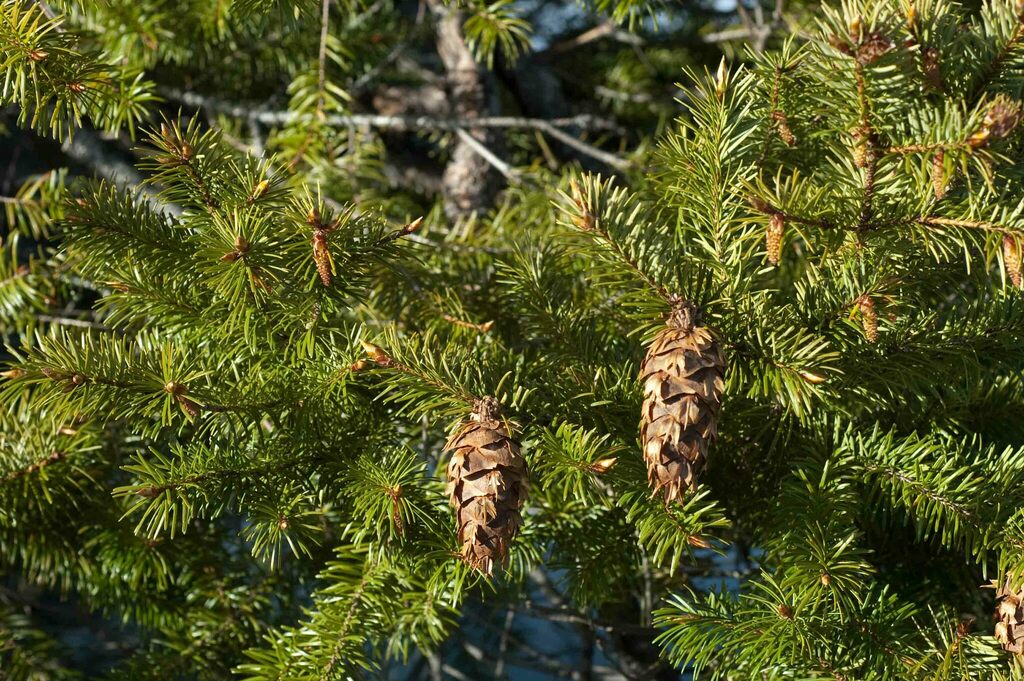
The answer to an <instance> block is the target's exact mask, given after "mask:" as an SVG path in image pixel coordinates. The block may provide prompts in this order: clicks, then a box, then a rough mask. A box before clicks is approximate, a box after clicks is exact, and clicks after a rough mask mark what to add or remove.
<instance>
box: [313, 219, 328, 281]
mask: <svg viewBox="0 0 1024 681" xmlns="http://www.w3.org/2000/svg"><path fill="white" fill-rule="evenodd" d="M313 262H314V263H316V271H317V273H319V275H320V282H321V283H322V284H323V285H324V286H330V285H331V253H330V251H328V250H327V237H326V236H325V235H324V233H323V231H322V230H319V229H318V230H316V233H315V234H314V235H313Z"/></svg>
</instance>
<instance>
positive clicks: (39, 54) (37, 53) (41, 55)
mask: <svg viewBox="0 0 1024 681" xmlns="http://www.w3.org/2000/svg"><path fill="white" fill-rule="evenodd" d="M49 56H50V55H49V54H48V53H47V52H43V51H42V50H32V51H30V52H29V53H28V58H29V59H31V60H32V61H34V62H41V61H43V60H44V59H46V58H47V57H49Z"/></svg>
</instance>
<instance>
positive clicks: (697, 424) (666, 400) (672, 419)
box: [640, 301, 726, 503]
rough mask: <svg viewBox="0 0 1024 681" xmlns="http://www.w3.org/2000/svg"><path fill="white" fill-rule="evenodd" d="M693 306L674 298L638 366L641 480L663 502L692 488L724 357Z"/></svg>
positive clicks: (711, 434) (717, 402) (713, 426)
mask: <svg viewBox="0 0 1024 681" xmlns="http://www.w3.org/2000/svg"><path fill="white" fill-rule="evenodd" d="M697 315H698V311H697V307H696V306H695V305H694V304H693V303H690V302H685V301H678V302H677V303H676V304H675V306H674V309H673V310H672V314H671V316H670V317H669V319H668V322H667V324H666V328H665V329H663V330H662V331H660V332H659V333H658V335H657V336H655V337H654V340H653V341H652V342H651V345H650V347H649V348H648V350H647V357H645V358H644V361H643V364H642V365H641V366H640V380H641V381H642V382H643V386H644V403H643V413H642V414H641V417H640V441H641V444H642V446H643V452H644V460H645V461H646V462H647V480H648V483H649V484H650V485H651V487H653V489H654V491H655V493H657V492H659V491H661V492H662V493H663V494H664V498H665V501H666V503H668V502H671V501H673V500H674V499H678V498H680V497H681V496H682V494H683V491H684V490H685V489H687V488H689V489H696V487H697V477H698V476H699V475H700V474H701V472H702V471H703V470H704V467H705V464H706V463H707V455H708V445H709V444H710V443H711V442H712V441H713V440H714V439H715V437H716V435H717V424H718V412H719V409H720V406H721V402H722V390H723V388H724V385H725V384H724V381H723V376H724V374H725V367H726V363H725V356H724V355H723V354H722V350H721V348H720V347H719V345H718V342H717V341H716V340H715V338H714V336H713V335H712V334H711V331H710V330H708V329H707V328H705V327H703V326H697V325H696V322H697Z"/></svg>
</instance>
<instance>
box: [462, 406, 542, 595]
mask: <svg viewBox="0 0 1024 681" xmlns="http://www.w3.org/2000/svg"><path fill="white" fill-rule="evenodd" d="M445 450H449V451H451V452H452V458H451V460H450V461H449V462H448V469H447V472H448V490H447V492H448V495H449V498H450V500H451V504H452V507H453V508H454V509H455V515H456V520H457V522H458V526H459V542H460V543H461V544H462V551H461V553H462V559H463V560H464V561H466V563H468V564H469V565H470V566H471V567H473V568H475V569H477V570H479V571H480V572H483V573H484V574H486V575H488V576H489V575H491V574H492V572H493V569H494V566H495V565H496V564H497V565H499V566H500V565H501V564H503V563H504V561H505V559H506V558H507V557H508V549H509V545H510V544H511V542H512V540H513V538H515V536H516V533H517V532H518V531H519V525H520V524H521V522H522V516H521V515H520V512H519V510H520V509H521V508H522V506H523V502H524V501H525V499H526V487H527V470H526V461H525V460H524V459H523V457H522V454H520V451H519V443H518V442H516V441H515V440H514V439H513V438H512V433H511V431H510V430H509V427H508V425H507V424H506V423H505V421H504V420H503V419H502V418H501V407H500V405H499V404H498V401H497V400H495V399H494V398H493V397H484V398H483V399H480V400H478V401H477V402H476V404H475V405H474V406H473V413H472V415H471V416H470V417H469V419H467V420H466V422H465V423H463V424H462V426H461V427H460V428H459V429H458V431H456V433H455V434H454V435H452V437H451V438H450V439H449V440H448V442H447V444H446V445H445Z"/></svg>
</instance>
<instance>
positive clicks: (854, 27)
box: [848, 16, 861, 43]
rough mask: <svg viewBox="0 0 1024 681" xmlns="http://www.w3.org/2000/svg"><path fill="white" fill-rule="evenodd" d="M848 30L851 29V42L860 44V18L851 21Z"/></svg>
mask: <svg viewBox="0 0 1024 681" xmlns="http://www.w3.org/2000/svg"><path fill="white" fill-rule="evenodd" d="M848 28H849V29H850V40H852V41H853V42H855V43H857V42H860V29H861V21H860V17H859V16H856V17H854V18H853V19H851V20H850V23H849V26H848Z"/></svg>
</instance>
